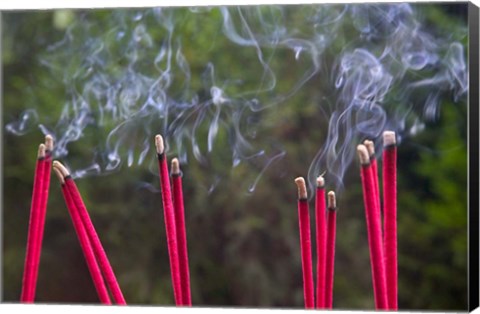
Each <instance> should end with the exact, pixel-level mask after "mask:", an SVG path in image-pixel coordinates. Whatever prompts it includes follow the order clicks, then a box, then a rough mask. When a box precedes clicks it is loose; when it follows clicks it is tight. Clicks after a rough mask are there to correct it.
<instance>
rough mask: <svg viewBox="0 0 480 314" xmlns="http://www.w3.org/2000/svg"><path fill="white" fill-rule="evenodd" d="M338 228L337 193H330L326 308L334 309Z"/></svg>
mask: <svg viewBox="0 0 480 314" xmlns="http://www.w3.org/2000/svg"><path fill="white" fill-rule="evenodd" d="M336 228H337V202H336V199H335V192H333V191H330V192H328V212H327V248H326V254H327V257H326V276H325V308H327V309H332V307H333V277H334V269H335V236H336Z"/></svg>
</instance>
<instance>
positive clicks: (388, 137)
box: [383, 131, 396, 147]
mask: <svg viewBox="0 0 480 314" xmlns="http://www.w3.org/2000/svg"><path fill="white" fill-rule="evenodd" d="M395 144H396V139H395V132H393V131H385V132H383V146H384V147H385V146H391V145H395Z"/></svg>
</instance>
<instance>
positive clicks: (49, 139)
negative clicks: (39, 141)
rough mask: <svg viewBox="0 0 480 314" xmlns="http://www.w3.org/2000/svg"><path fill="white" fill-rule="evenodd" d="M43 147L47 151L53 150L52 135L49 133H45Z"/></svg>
mask: <svg viewBox="0 0 480 314" xmlns="http://www.w3.org/2000/svg"><path fill="white" fill-rule="evenodd" d="M45 147H46V149H47V151H49V152H51V151H52V150H53V137H52V136H51V135H50V134H47V135H45Z"/></svg>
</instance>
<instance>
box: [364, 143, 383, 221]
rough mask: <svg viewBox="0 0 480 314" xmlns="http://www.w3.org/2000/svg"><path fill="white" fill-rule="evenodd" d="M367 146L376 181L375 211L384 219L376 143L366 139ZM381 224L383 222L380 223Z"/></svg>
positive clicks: (379, 217)
mask: <svg viewBox="0 0 480 314" xmlns="http://www.w3.org/2000/svg"><path fill="white" fill-rule="evenodd" d="M363 144H364V145H365V147H366V148H367V151H368V155H369V158H370V164H371V167H372V175H373V179H374V183H375V203H376V206H375V211H376V212H377V214H376V215H377V216H378V219H380V221H381V220H382V213H381V205H380V188H379V183H378V162H377V158H376V156H375V143H374V142H373V141H370V140H365V141H364V142H363ZM380 225H381V224H380Z"/></svg>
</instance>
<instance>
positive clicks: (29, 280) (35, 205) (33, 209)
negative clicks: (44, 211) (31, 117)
mask: <svg viewBox="0 0 480 314" xmlns="http://www.w3.org/2000/svg"><path fill="white" fill-rule="evenodd" d="M44 163H45V145H44V144H40V146H39V147H38V153H37V162H36V165H35V174H34V178H33V191H32V202H31V206H30V219H29V223H28V235H27V249H26V253H25V263H24V270H23V280H22V293H21V296H20V301H21V302H22V303H32V302H33V300H34V297H33V295H32V292H33V290H34V288H33V274H34V270H33V268H34V266H35V264H36V262H35V261H34V259H35V257H36V253H35V252H36V247H35V246H36V245H37V244H38V243H37V239H36V236H37V229H38V225H37V224H38V218H37V217H38V215H39V209H40V208H39V207H40V202H41V191H42V183H43V173H44V171H45V167H44Z"/></svg>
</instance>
